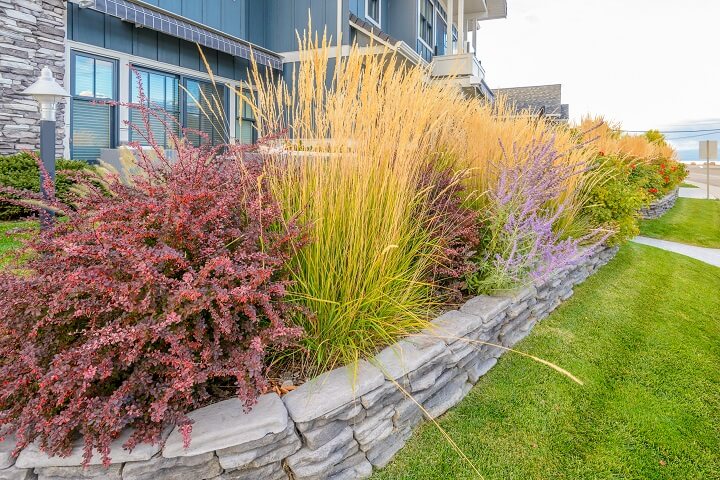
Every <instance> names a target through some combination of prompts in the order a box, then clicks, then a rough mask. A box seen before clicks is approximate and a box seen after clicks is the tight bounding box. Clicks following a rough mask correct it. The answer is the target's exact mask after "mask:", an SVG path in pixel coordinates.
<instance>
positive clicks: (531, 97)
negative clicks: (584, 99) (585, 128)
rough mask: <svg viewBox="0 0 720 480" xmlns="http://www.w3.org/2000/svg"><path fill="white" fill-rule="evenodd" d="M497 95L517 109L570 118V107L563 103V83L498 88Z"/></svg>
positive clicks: (563, 118)
mask: <svg viewBox="0 0 720 480" xmlns="http://www.w3.org/2000/svg"><path fill="white" fill-rule="evenodd" d="M494 92H495V95H496V96H503V97H505V98H506V99H507V101H508V102H509V103H511V104H513V105H514V106H515V108H516V109H517V110H529V111H530V112H531V113H532V114H538V115H539V114H542V115H546V116H552V117H556V118H559V119H561V120H567V119H569V118H570V107H569V105H567V104H563V103H562V85H560V84H554V85H533V86H528V87H513V88H498V89H495V90H494Z"/></svg>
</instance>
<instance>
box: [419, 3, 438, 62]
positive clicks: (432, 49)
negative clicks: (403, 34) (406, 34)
mask: <svg viewBox="0 0 720 480" xmlns="http://www.w3.org/2000/svg"><path fill="white" fill-rule="evenodd" d="M427 2H429V3H430V4H431V5H432V15H431V19H430V20H431V24H430V43H428V42H427V40H425V37H424V36H423V33H424V32H423V19H424V18H425V17H424V16H423V6H424V5H425V4H426V3H427ZM436 2H437V0H418V4H417V6H418V18H417V38H418V40H419V41H420V42H422V44H423V45H425V47H427V49H428V50H430V52H432V53H433V54H434V53H435V35H436V32H435V16H436V15H437V4H436ZM425 22H426V23H427V19H425Z"/></svg>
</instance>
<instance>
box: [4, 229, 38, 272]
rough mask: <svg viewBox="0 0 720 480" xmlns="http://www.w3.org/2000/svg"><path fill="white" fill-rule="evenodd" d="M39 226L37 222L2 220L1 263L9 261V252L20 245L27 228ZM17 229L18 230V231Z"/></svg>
mask: <svg viewBox="0 0 720 480" xmlns="http://www.w3.org/2000/svg"><path fill="white" fill-rule="evenodd" d="M36 226H37V222H32V221H17V222H0V265H3V264H5V263H7V258H4V257H7V254H8V252H10V251H11V250H14V249H16V248H18V247H19V246H20V239H21V238H22V237H23V236H24V235H27V233H26V232H22V230H26V229H29V228H33V227H36ZM16 230H17V231H16Z"/></svg>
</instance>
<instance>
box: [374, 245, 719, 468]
mask: <svg viewBox="0 0 720 480" xmlns="http://www.w3.org/2000/svg"><path fill="white" fill-rule="evenodd" d="M719 291H720V269H718V268H715V267H711V266H709V265H706V264H703V263H701V262H698V261H695V260H692V259H689V258H687V257H683V256H680V255H676V254H672V253H669V252H664V251H661V250H657V249H653V248H650V247H645V246H642V245H636V244H628V245H626V246H624V247H623V248H622V249H621V251H620V253H619V254H618V256H617V257H616V258H615V259H614V260H613V261H612V262H611V263H610V264H608V265H607V266H606V267H604V268H603V269H602V270H601V271H600V272H598V273H597V274H596V275H594V276H593V277H591V278H590V279H588V280H587V281H586V282H585V283H584V284H582V285H580V286H578V287H577V288H576V293H575V296H574V297H572V298H571V299H570V300H569V301H568V302H566V303H565V304H563V305H562V306H561V307H560V308H559V309H558V310H557V311H556V312H555V313H554V314H553V315H552V316H551V317H549V318H548V319H546V320H545V321H543V322H542V323H541V324H539V325H537V326H536V327H535V329H534V330H533V332H532V334H531V335H530V336H529V337H528V338H527V339H525V340H524V341H523V342H522V343H520V344H519V345H518V346H517V348H518V349H520V350H523V351H526V352H529V353H531V354H533V355H536V356H539V357H541V358H544V359H546V360H549V361H551V362H555V363H556V364H558V365H560V366H562V367H564V368H567V369H568V370H569V371H570V372H572V373H573V374H575V375H576V376H578V377H579V378H580V379H582V380H583V381H584V382H585V385H584V386H580V385H577V384H575V383H572V382H571V381H569V380H568V379H567V378H566V377H564V376H562V375H560V374H558V373H557V372H555V371H553V370H551V369H549V368H547V367H545V366H543V365H540V364H538V363H534V362H533V361H531V360H528V359H526V358H522V357H520V356H518V355H512V354H507V355H505V356H504V357H503V358H502V359H501V360H500V361H499V363H498V365H497V366H496V367H495V368H494V369H493V370H491V371H490V372H489V373H488V374H487V375H486V376H485V377H483V378H482V379H481V380H480V382H479V383H478V384H477V386H476V387H475V388H474V389H473V390H472V392H471V393H470V394H469V395H468V397H467V398H466V399H465V400H464V401H463V402H461V404H460V405H458V406H457V407H456V408H455V409H453V410H451V411H450V412H449V413H448V414H447V415H445V416H444V417H443V418H442V419H441V421H440V424H441V425H442V427H443V428H444V429H445V430H446V431H447V433H448V434H449V435H450V436H451V438H452V439H453V440H454V441H455V442H457V444H458V445H459V447H460V449H462V451H463V452H464V453H465V454H466V455H467V456H468V457H469V458H470V459H471V460H472V462H473V463H474V464H475V466H476V467H477V468H478V470H479V471H480V472H481V473H482V475H483V476H484V478H486V479H567V480H577V479H638V480H640V479H643V480H646V479H720V297H719V296H718V292H719ZM373 478H375V479H376V480H383V479H384V480H389V479H423V480H427V479H443V480H445V479H470V478H477V475H475V474H474V472H473V471H472V469H471V468H469V467H468V465H467V463H464V461H463V460H462V459H461V457H460V456H459V455H458V454H457V453H456V452H455V451H454V450H453V449H452V447H451V446H450V445H449V444H448V442H447V441H446V440H445V439H444V438H443V436H442V435H441V433H440V432H439V431H438V429H437V428H436V427H435V426H433V425H431V424H426V425H424V426H423V427H422V428H421V429H420V430H419V431H418V432H417V433H416V434H415V435H414V436H413V438H412V439H411V440H410V442H409V443H408V445H407V446H406V448H405V449H404V450H402V451H401V452H400V454H399V456H398V457H397V458H396V460H395V461H394V462H393V463H392V464H391V465H389V466H388V467H387V469H386V470H384V471H381V472H379V473H377V474H376V476H375V477H373Z"/></svg>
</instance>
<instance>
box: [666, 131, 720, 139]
mask: <svg viewBox="0 0 720 480" xmlns="http://www.w3.org/2000/svg"><path fill="white" fill-rule="evenodd" d="M717 133H720V131H718V132H711V133H701V134H700V135H688V136H686V137H675V138H666V140H668V141H674V140H685V139H686V138H698V137H707V136H708V135H715V134H717Z"/></svg>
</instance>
